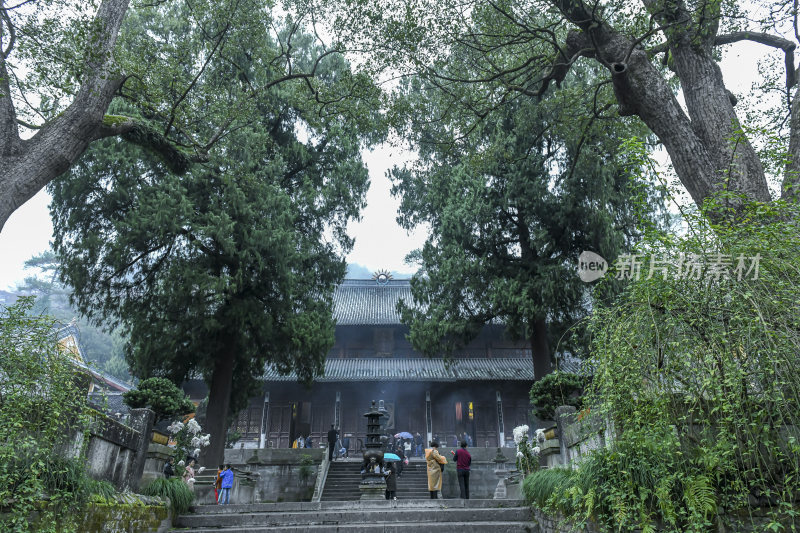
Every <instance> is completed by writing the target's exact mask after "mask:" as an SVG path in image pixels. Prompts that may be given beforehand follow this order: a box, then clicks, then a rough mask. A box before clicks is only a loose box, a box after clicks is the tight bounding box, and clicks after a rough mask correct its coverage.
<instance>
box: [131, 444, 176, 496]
mask: <svg viewBox="0 0 800 533" xmlns="http://www.w3.org/2000/svg"><path fill="white" fill-rule="evenodd" d="M174 453H175V450H174V449H173V448H170V447H168V446H164V445H163V444H156V443H155V442H150V443H149V445H148V446H147V453H146V455H145V461H144V470H143V471H142V480H141V482H140V483H139V486H140V487H144V486H145V485H147V484H148V483H150V482H151V481H153V480H154V479H157V478H161V477H164V473H163V469H164V464H165V463H166V462H167V460H168V459H169V458H170V457H172V455H173V454H174Z"/></svg>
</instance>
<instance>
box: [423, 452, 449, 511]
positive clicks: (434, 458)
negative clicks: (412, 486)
mask: <svg viewBox="0 0 800 533" xmlns="http://www.w3.org/2000/svg"><path fill="white" fill-rule="evenodd" d="M425 462H427V463H428V492H430V493H431V500H435V499H437V498H438V497H439V491H440V490H442V472H443V471H444V465H446V464H447V459H445V458H444V457H442V456H441V455H439V443H438V442H436V441H433V442H431V447H430V448H428V449H427V450H425Z"/></svg>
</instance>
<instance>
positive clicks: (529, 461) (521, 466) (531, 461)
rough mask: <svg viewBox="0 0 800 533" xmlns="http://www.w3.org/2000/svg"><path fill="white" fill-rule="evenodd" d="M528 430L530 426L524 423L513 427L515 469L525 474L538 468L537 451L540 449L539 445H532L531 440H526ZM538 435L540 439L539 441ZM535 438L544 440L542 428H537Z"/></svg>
mask: <svg viewBox="0 0 800 533" xmlns="http://www.w3.org/2000/svg"><path fill="white" fill-rule="evenodd" d="M529 430H530V428H529V427H528V426H526V425H522V426H517V427H515V428H514V443H515V444H516V445H517V470H519V471H520V472H522V473H523V474H525V475H528V474H530V473H531V472H533V471H534V470H537V469H538V468H539V452H540V451H541V448H540V447H539V446H534V445H533V443H532V442H528V431H529ZM540 435H541V438H542V440H541V441H539V436H540ZM535 438H536V440H537V442H540V443H541V442H544V430H542V429H537V430H536V437H535Z"/></svg>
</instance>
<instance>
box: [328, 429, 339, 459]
mask: <svg viewBox="0 0 800 533" xmlns="http://www.w3.org/2000/svg"><path fill="white" fill-rule="evenodd" d="M338 438H339V434H338V433H337V432H336V428H335V427H334V426H333V424H331V429H329V430H328V461H333V450H334V449H336V440H337V439H338Z"/></svg>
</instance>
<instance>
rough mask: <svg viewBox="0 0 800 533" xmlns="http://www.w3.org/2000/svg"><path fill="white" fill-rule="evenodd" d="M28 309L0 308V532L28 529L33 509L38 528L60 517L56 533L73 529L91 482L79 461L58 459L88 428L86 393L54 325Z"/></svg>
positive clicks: (29, 301)
mask: <svg viewBox="0 0 800 533" xmlns="http://www.w3.org/2000/svg"><path fill="white" fill-rule="evenodd" d="M33 303H34V301H33V298H20V299H19V300H18V301H17V302H16V303H15V304H14V305H12V306H9V307H0V376H2V385H0V529H2V530H3V531H18V532H25V531H30V530H31V528H32V527H34V526H33V525H32V524H31V523H29V519H30V518H31V517H32V516H34V513H35V512H37V509H38V516H39V522H40V523H53V524H55V523H56V518H58V519H59V521H60V524H59V526H60V530H61V531H64V532H67V531H74V529H75V527H76V526H75V524H74V523H72V524H71V523H69V522H70V521H71V519H72V518H73V517H74V516H75V515H76V514H77V513H76V512H75V511H76V510H77V509H78V508H79V507H80V506H81V505H82V503H83V502H84V501H85V499H86V497H87V496H88V493H89V490H88V484H89V480H88V478H87V476H86V473H85V470H84V467H83V465H82V464H81V461H80V460H79V459H76V460H66V459H62V458H60V457H58V455H59V454H60V453H64V450H65V449H67V448H68V447H69V446H70V445H72V444H73V443H72V440H73V439H74V437H75V435H76V434H80V433H81V432H82V431H85V430H86V429H87V428H88V421H89V419H88V407H87V404H86V391H85V390H84V389H82V388H81V387H80V386H79V381H80V380H79V379H78V378H77V377H76V372H77V370H76V366H75V365H74V363H73V361H72V359H71V356H70V355H69V354H67V353H64V352H62V351H61V349H60V347H59V345H58V342H57V339H56V338H55V335H54V322H53V320H52V319H51V318H49V317H45V316H31V315H30V314H29V313H30V311H31V309H32V307H33ZM45 499H49V500H50V501H51V502H52V503H54V504H55V505H47V506H42V505H41V503H42V501H44V500H45ZM56 510H57V512H56ZM53 527H55V526H53Z"/></svg>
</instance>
